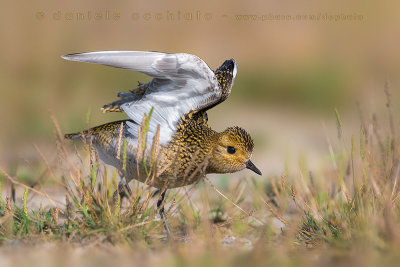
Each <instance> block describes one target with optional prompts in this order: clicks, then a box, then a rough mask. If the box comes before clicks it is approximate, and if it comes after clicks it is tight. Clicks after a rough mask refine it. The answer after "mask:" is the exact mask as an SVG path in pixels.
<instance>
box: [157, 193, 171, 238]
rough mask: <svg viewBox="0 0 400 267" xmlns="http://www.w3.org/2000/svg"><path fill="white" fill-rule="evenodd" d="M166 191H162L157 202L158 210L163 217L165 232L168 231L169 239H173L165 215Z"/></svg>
mask: <svg viewBox="0 0 400 267" xmlns="http://www.w3.org/2000/svg"><path fill="white" fill-rule="evenodd" d="M166 191H167V190H164V191H162V193H161V196H160V198H159V199H158V201H157V210H159V212H160V217H161V220H162V221H163V224H164V228H165V231H167V238H168V239H169V238H170V237H171V232H170V230H169V227H168V224H167V221H166V219H165V214H164V204H165V203H164V198H165V192H166Z"/></svg>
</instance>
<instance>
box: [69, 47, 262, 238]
mask: <svg viewBox="0 0 400 267" xmlns="http://www.w3.org/2000/svg"><path fill="white" fill-rule="evenodd" d="M62 58H64V59H66V60H71V61H80V62H88V63H95V64H102V65H107V66H111V67H116V68H124V69H130V70H134V71H138V72H141V73H144V74H147V75H149V76H151V77H153V79H152V80H151V81H150V82H149V83H146V84H142V83H139V86H138V87H137V88H135V89H133V90H130V91H129V92H121V93H118V96H119V98H120V99H118V100H116V101H114V102H112V103H110V104H107V105H105V106H103V108H102V110H103V111H104V112H125V113H126V114H127V115H128V119H127V120H122V121H115V122H111V123H107V124H104V125H101V126H97V127H94V128H91V129H89V130H87V131H83V132H79V133H73V134H67V135H65V137H66V138H69V139H80V138H85V139H87V141H91V143H92V144H93V146H94V147H95V148H96V150H97V151H98V154H99V157H100V159H102V160H103V161H104V163H106V164H109V165H112V166H114V167H116V168H117V169H118V170H119V171H121V173H122V174H123V176H124V178H123V179H122V182H121V183H120V188H121V186H125V187H124V188H128V187H127V185H126V184H127V183H128V182H129V181H131V180H132V179H136V180H139V181H141V182H146V183H147V184H149V185H151V186H153V187H156V188H158V189H160V190H161V192H162V193H161V197H160V199H159V201H158V203H157V207H158V208H160V207H161V209H160V215H161V217H162V219H163V220H164V222H165V219H164V209H163V206H162V204H163V200H164V197H165V191H166V189H169V188H175V187H181V186H186V185H190V184H193V183H195V182H196V181H198V180H199V179H201V178H202V177H204V175H206V174H208V173H232V172H237V171H240V170H242V169H244V168H248V169H250V170H252V171H254V172H255V173H257V174H259V175H261V172H260V170H259V169H258V168H257V167H256V166H255V165H254V164H253V163H252V162H251V160H250V158H251V156H252V153H253V149H254V144H253V140H252V138H251V137H250V135H249V134H248V133H247V132H246V131H245V130H244V129H242V128H240V127H237V126H235V127H229V128H227V129H226V130H225V131H223V132H221V133H218V132H216V131H214V130H212V129H211V128H210V126H208V124H207V120H208V117H207V113H206V112H207V110H208V109H210V108H212V107H214V106H216V105H218V104H219V103H221V102H223V101H224V100H225V99H227V98H228V96H229V95H230V93H231V89H232V86H233V82H234V79H235V76H236V73H237V64H236V62H235V60H234V59H230V60H226V61H225V62H224V63H223V64H222V65H221V66H220V67H219V68H218V69H217V70H215V71H212V70H211V69H210V68H209V67H208V65H207V64H206V63H205V62H204V61H203V60H201V59H200V58H199V57H197V56H195V55H190V54H184V53H178V54H166V53H158V52H142V51H99V52H89V53H78V54H69V55H65V56H63V57H62ZM150 113H151V116H150ZM146 114H147V115H146ZM144 117H150V118H149V121H148V128H147V132H146V135H145V137H142V136H141V135H142V134H143V132H142V131H141V128H140V126H141V125H142V121H143V119H144ZM121 127H122V128H121ZM121 139H125V140H126V169H125V170H124V171H123V162H122V158H121V157H119V155H118V153H120V151H121V149H122V148H121V147H122V142H121ZM153 140H156V141H155V143H156V146H157V147H156V148H154V146H153V145H151V144H152V143H153ZM157 140H158V141H157ZM143 141H145V142H143ZM143 143H145V144H147V145H145V146H143ZM139 147H141V148H139ZM139 149H141V150H143V153H137V152H138V150H139ZM154 151H158V153H157V160H156V162H157V164H156V165H157V168H154V166H153V163H154ZM138 154H140V155H138ZM139 156H140V157H139ZM152 167H153V169H155V170H154V175H149V173H148V170H149V169H151V168H152ZM149 177H151V179H149ZM121 189H122V188H121ZM120 192H121V193H122V192H124V190H120ZM164 226H165V227H166V230H167V233H168V234H169V230H168V226H167V225H166V224H164Z"/></svg>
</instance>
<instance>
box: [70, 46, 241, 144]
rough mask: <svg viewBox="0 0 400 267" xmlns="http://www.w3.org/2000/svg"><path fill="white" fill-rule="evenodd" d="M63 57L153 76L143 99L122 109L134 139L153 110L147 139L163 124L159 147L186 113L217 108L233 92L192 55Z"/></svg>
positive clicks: (120, 53)
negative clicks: (144, 119)
mask: <svg viewBox="0 0 400 267" xmlns="http://www.w3.org/2000/svg"><path fill="white" fill-rule="evenodd" d="M62 58H64V59H67V60H72V61H80V62H89V63H95V64H102V65H107V66H111V67H116V68H124V69H130V70H134V71H139V72H142V73H144V74H147V75H149V76H151V77H154V79H153V80H152V81H151V82H150V83H149V86H148V88H147V89H146V91H145V92H144V94H143V95H142V96H141V97H138V98H137V99H134V100H132V101H130V102H126V103H123V104H122V105H121V108H122V109H123V110H124V111H125V113H126V114H127V115H128V117H129V118H130V119H131V120H133V121H134V123H129V126H130V129H129V130H130V132H131V133H132V134H133V135H134V136H138V125H140V124H141V122H142V119H143V116H144V115H145V114H148V113H149V111H150V110H151V108H153V114H152V117H151V119H150V125H149V132H148V135H147V137H148V138H147V139H148V140H149V138H151V137H152V136H153V135H154V134H155V133H156V131H157V126H158V125H160V137H159V142H160V144H165V143H167V142H168V141H169V140H171V137H172V136H173V134H174V133H175V131H176V127H177V125H178V123H179V121H180V120H181V118H182V117H183V116H184V115H185V114H187V113H188V112H190V111H193V110H196V111H201V110H206V109H208V108H210V107H212V106H215V105H217V104H218V103H220V102H222V101H223V100H225V99H226V98H227V96H228V95H229V93H230V88H228V89H229V90H227V89H226V88H225V89H223V88H221V87H220V85H219V84H220V81H219V79H218V77H217V76H216V73H217V72H216V73H214V72H213V71H212V70H211V69H210V68H209V67H208V66H207V64H206V63H205V62H204V61H203V60H201V59H200V58H198V57H197V56H194V55H190V54H184V53H179V54H166V53H158V52H141V51H99V52H89V53H80V54H70V55H65V56H63V57H62ZM232 64H234V65H233V69H234V71H233V72H232V73H233V74H234V75H233V79H234V76H235V74H236V66H237V65H236V63H235V62H234V60H232ZM233 79H232V81H233ZM230 87H231V86H230ZM150 140H151V139H150Z"/></svg>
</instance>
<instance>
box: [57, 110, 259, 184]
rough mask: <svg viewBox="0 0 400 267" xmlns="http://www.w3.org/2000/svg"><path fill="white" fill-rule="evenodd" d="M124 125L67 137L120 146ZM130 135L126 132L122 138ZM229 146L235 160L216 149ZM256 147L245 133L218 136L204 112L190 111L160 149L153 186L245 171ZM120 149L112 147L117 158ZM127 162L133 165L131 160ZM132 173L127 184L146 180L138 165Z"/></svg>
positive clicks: (233, 131)
mask: <svg viewBox="0 0 400 267" xmlns="http://www.w3.org/2000/svg"><path fill="white" fill-rule="evenodd" d="M121 123H122V126H123V127H124V128H123V129H125V128H126V121H116V122H111V123H107V124H104V125H100V126H97V127H94V128H91V129H89V130H87V131H84V132H80V133H75V134H68V135H65V137H66V138H69V139H71V138H79V137H83V136H85V137H89V136H90V137H91V138H92V142H93V144H97V145H99V146H101V147H103V148H105V149H107V148H109V146H110V144H116V143H118V142H117V140H118V139H119V136H120V129H121V128H120V127H121ZM127 134H128V133H126V132H125V130H124V131H123V137H124V136H126V135H127ZM229 145H232V146H235V147H237V149H238V151H237V152H236V153H237V154H238V155H237V156H236V157H235V156H234V155H230V156H229V157H227V156H226V155H225V156H223V155H221V151H220V150H218V149H217V148H218V147H219V146H223V147H225V146H229ZM253 147H254V144H253V141H252V139H251V137H250V135H249V134H248V133H247V132H246V131H245V130H243V129H241V128H239V127H231V128H228V129H227V130H225V131H224V132H222V133H218V132H216V131H214V130H212V129H211V128H210V126H209V125H208V124H207V115H206V113H205V112H195V111H193V112H190V113H188V114H186V115H185V116H184V117H183V118H182V119H181V122H180V123H179V125H178V127H177V131H176V133H175V135H174V136H173V137H172V139H171V141H170V142H169V143H168V144H167V145H162V146H161V148H160V154H159V159H158V171H162V172H158V173H157V174H158V175H157V176H156V177H155V179H154V180H153V183H152V184H151V185H152V186H154V187H157V188H175V187H181V186H185V185H190V184H192V183H195V182H196V181H198V180H199V179H200V178H201V177H203V176H204V175H205V174H207V173H226V172H234V171H237V170H239V169H243V168H244V166H243V160H244V159H247V158H249V157H250V155H251V152H252V150H253ZM117 150H118V148H117V146H115V147H113V150H112V151H113V156H114V157H116V156H117ZM223 150H225V148H224V149H223ZM129 155H130V157H136V154H135V153H130V154H129V153H128V156H129ZM127 161H128V162H130V160H129V159H127ZM236 161H237V162H236ZM121 162H122V160H121ZM129 173H130V172H128V175H127V177H126V179H127V181H128V182H129V181H130V180H132V179H138V180H140V181H144V180H145V175H144V173H141V175H142V177H135V175H136V166H133V171H132V172H131V175H130V174H129Z"/></svg>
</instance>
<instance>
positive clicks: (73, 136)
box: [64, 132, 84, 140]
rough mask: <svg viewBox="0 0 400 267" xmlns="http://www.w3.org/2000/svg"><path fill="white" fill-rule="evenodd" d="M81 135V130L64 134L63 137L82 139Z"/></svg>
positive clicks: (82, 134)
mask: <svg viewBox="0 0 400 267" xmlns="http://www.w3.org/2000/svg"><path fill="white" fill-rule="evenodd" d="M83 136H84V133H82V132H78V133H70V134H64V138H65V139H71V140H78V139H82V137H83Z"/></svg>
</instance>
